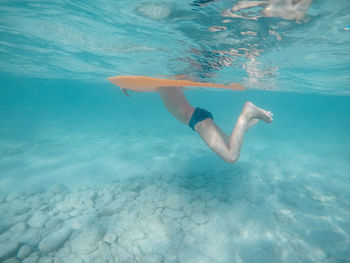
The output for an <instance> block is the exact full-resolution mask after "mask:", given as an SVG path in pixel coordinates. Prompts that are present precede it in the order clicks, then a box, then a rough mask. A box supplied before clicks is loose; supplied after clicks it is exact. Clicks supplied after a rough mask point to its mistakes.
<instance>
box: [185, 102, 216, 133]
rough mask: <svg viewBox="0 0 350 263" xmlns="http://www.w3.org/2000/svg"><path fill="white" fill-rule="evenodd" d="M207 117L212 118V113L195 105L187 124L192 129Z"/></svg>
mask: <svg viewBox="0 0 350 263" xmlns="http://www.w3.org/2000/svg"><path fill="white" fill-rule="evenodd" d="M208 118H209V119H212V120H214V118H213V115H212V114H211V113H210V112H209V111H207V110H205V109H201V108H199V107H197V108H196V109H195V110H194V111H193V114H192V117H191V120H190V122H189V123H188V126H190V127H191V128H192V130H194V126H195V125H196V124H197V123H198V122H201V121H204V120H205V119H208Z"/></svg>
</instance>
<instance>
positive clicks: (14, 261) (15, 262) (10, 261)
mask: <svg viewBox="0 0 350 263" xmlns="http://www.w3.org/2000/svg"><path fill="white" fill-rule="evenodd" d="M1 263H20V261H19V260H18V259H17V258H8V259H6V260H5V261H2V262H1Z"/></svg>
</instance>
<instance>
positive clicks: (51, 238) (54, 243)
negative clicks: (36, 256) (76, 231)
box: [39, 228, 72, 253]
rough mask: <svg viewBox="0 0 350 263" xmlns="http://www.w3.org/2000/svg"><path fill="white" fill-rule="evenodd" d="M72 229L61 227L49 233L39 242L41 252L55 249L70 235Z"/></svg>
mask: <svg viewBox="0 0 350 263" xmlns="http://www.w3.org/2000/svg"><path fill="white" fill-rule="evenodd" d="M71 233H72V230H71V229H70V228H62V229H60V230H58V231H56V232H52V233H50V234H49V235H48V236H46V237H45V238H44V239H43V240H41V242H40V243H39V250H40V252H42V253H49V252H51V251H54V250H57V249H58V248H59V247H60V246H61V245H62V244H63V243H64V242H65V241H66V240H67V238H68V237H69V236H70V234H71Z"/></svg>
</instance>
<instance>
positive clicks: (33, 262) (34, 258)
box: [22, 252, 39, 263]
mask: <svg viewBox="0 0 350 263" xmlns="http://www.w3.org/2000/svg"><path fill="white" fill-rule="evenodd" d="M38 259H39V253H37V252H36V253H33V254H31V255H30V256H29V257H27V258H25V259H23V261H22V263H37V262H38Z"/></svg>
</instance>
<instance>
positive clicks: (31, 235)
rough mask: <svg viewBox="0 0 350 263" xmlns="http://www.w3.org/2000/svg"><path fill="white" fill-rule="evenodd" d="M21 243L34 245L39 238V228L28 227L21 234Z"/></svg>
mask: <svg viewBox="0 0 350 263" xmlns="http://www.w3.org/2000/svg"><path fill="white" fill-rule="evenodd" d="M20 240H21V243H24V244H27V245H30V246H32V247H36V246H37V245H38V244H39V242H40V240H41V236H40V230H39V229H29V230H28V231H27V232H26V233H25V234H23V235H21V239H20Z"/></svg>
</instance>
